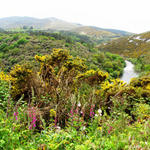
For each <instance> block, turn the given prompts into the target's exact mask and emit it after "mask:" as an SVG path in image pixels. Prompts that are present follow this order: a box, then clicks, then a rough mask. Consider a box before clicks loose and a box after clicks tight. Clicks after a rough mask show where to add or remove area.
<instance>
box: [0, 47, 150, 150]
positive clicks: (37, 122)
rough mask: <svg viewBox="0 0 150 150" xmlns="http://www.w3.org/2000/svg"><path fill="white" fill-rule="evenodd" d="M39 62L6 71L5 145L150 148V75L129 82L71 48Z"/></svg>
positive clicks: (2, 101)
mask: <svg viewBox="0 0 150 150" xmlns="http://www.w3.org/2000/svg"><path fill="white" fill-rule="evenodd" d="M93 57H94V58H95V60H94V61H95V62H98V63H99V64H100V63H101V61H104V62H105V60H107V61H106V63H107V62H109V61H108V60H112V61H110V62H111V63H112V64H111V63H110V64H105V63H104V64H105V65H104V66H103V67H106V68H109V67H108V66H111V67H110V68H113V63H114V62H113V60H116V61H115V62H117V63H118V64H124V61H123V59H122V58H121V57H119V56H117V55H113V54H110V53H106V54H104V53H99V54H97V55H94V56H93ZM35 60H36V61H37V63H38V64H36V63H35V64H36V65H35V66H34V65H33V64H28V63H25V64H21V65H19V64H17V65H15V66H14V67H12V68H11V69H10V71H9V72H7V74H5V73H4V72H1V73H0V79H1V82H0V83H1V90H0V91H1V93H2V96H1V97H0V106H1V107H0V111H1V113H0V148H1V149H52V150H54V149H68V150H70V149H72V150H74V149H75V150H82V149H83V150H85V149H105V150H107V149H108V150H109V149H114V150H115V149H150V140H149V136H150V135H149V133H150V126H149V125H150V75H149V74H147V75H146V76H143V77H140V78H139V79H133V80H132V81H131V82H130V84H128V85H127V84H126V83H123V81H121V80H119V79H110V78H109V75H108V73H107V72H103V71H102V70H100V69H89V68H90V67H87V65H86V62H85V60H84V59H81V58H79V57H73V56H71V55H70V53H69V51H68V50H65V49H53V51H52V52H51V53H49V54H46V55H40V54H39V55H35ZM116 65H117V64H116ZM106 68H105V69H106Z"/></svg>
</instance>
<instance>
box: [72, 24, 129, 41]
mask: <svg viewBox="0 0 150 150" xmlns="http://www.w3.org/2000/svg"><path fill="white" fill-rule="evenodd" d="M71 32H75V33H78V34H80V35H86V36H89V37H91V38H92V39H93V40H95V41H97V43H101V42H107V41H110V40H113V39H117V38H120V37H122V36H127V35H131V33H129V32H126V31H121V30H115V29H103V28H98V27H94V26H81V27H78V28H75V29H72V30H71Z"/></svg>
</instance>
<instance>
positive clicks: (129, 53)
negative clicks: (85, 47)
mask: <svg viewBox="0 0 150 150" xmlns="http://www.w3.org/2000/svg"><path fill="white" fill-rule="evenodd" d="M149 47H150V32H146V33H142V34H137V35H133V36H128V37H122V38H119V39H117V40H113V41H111V42H108V43H105V44H101V45H100V46H98V48H99V50H102V51H109V52H111V53H116V54H119V55H121V56H124V57H127V58H132V59H130V60H131V61H132V62H133V63H134V64H136V70H137V71H139V72H141V71H146V72H148V71H150V49H149Z"/></svg>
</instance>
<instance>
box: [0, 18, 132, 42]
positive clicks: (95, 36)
mask: <svg viewBox="0 0 150 150" xmlns="http://www.w3.org/2000/svg"><path fill="white" fill-rule="evenodd" d="M0 28H3V29H5V30H9V31H18V32H21V31H27V30H30V29H31V30H32V29H36V30H44V31H47V32H59V31H64V32H65V31H67V32H69V34H70V33H75V34H79V35H81V36H82V37H83V36H84V38H85V39H87V38H89V40H90V41H92V42H94V43H102V42H107V41H110V40H112V39H116V38H119V37H122V36H127V35H131V33H129V32H126V31H122V30H115V29H103V28H99V27H94V26H84V25H81V24H77V23H70V22H67V21H64V20H60V19H57V18H53V17H51V18H45V19H38V18H33V17H17V16H16V17H7V18H1V19H0ZM64 34H65V35H66V34H67V35H68V33H64ZM75 36H76V35H75ZM86 36H87V37H86Z"/></svg>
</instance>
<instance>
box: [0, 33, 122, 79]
mask: <svg viewBox="0 0 150 150" xmlns="http://www.w3.org/2000/svg"><path fill="white" fill-rule="evenodd" d="M94 46H95V44H94V43H93V42H92V41H91V40H90V38H88V37H87V36H82V35H78V34H75V33H74V34H73V33H69V32H68V33H67V32H61V33H48V32H42V31H29V32H26V33H23V32H22V33H14V32H1V33H0V63H1V67H2V68H4V69H5V71H8V70H10V68H11V67H12V66H13V65H15V64H17V63H19V64H22V63H24V62H27V61H29V62H30V63H31V62H32V61H33V60H34V59H33V58H34V56H35V55H42V54H49V53H50V52H51V51H52V49H53V48H64V49H68V50H70V53H71V55H73V56H80V57H82V58H85V59H86V60H87V62H86V64H87V66H88V67H89V68H90V69H98V68H99V69H101V70H103V71H107V72H109V73H110V75H111V76H112V77H115V78H117V77H119V76H121V75H122V70H123V68H124V61H123V59H122V58H121V57H120V56H119V55H118V56H117V55H113V54H111V53H106V54H105V53H104V54H102V53H99V52H98V50H97V49H96V48H94ZM101 55H104V56H103V57H104V58H101V57H102V56H101ZM101 59H103V60H101ZM2 62H3V63H2ZM32 63H34V62H32Z"/></svg>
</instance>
